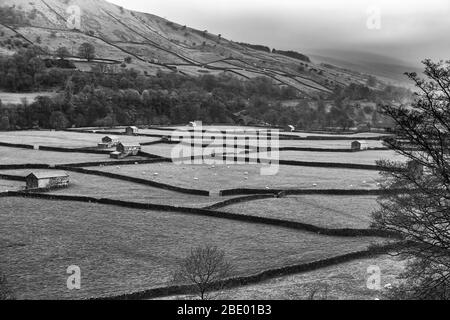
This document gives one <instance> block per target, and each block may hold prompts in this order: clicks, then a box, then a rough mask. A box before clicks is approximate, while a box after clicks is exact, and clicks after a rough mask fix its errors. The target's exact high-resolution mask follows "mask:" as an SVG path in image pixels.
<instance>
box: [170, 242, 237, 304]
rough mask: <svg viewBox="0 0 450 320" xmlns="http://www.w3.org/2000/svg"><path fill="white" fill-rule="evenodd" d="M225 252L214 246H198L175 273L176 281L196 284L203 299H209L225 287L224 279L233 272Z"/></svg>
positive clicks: (174, 279)
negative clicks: (213, 293)
mask: <svg viewBox="0 0 450 320" xmlns="http://www.w3.org/2000/svg"><path fill="white" fill-rule="evenodd" d="M232 269H233V267H232V265H231V264H230V263H229V262H228V261H227V259H226V257H225V252H224V251H222V250H219V249H218V248H217V247H214V246H209V245H207V246H204V247H198V248H195V249H192V250H191V253H190V254H189V255H188V256H187V257H186V258H184V259H183V260H182V261H181V263H180V265H179V267H178V269H177V270H176V271H175V272H174V274H173V282H174V283H183V284H190V285H194V287H195V288H196V293H197V294H198V296H199V297H200V299H202V300H206V299H209V298H210V297H211V293H212V292H213V291H217V290H221V289H223V281H222V280H224V279H226V278H228V277H229V276H230V275H231V272H232Z"/></svg>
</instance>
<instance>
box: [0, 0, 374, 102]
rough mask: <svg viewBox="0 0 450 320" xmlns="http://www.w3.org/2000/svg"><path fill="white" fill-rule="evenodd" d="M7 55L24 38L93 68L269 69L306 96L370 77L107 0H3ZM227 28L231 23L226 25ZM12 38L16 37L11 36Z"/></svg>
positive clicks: (2, 50)
mask: <svg viewBox="0 0 450 320" xmlns="http://www.w3.org/2000/svg"><path fill="white" fill-rule="evenodd" d="M0 3H1V5H0V7H1V10H2V13H3V14H2V15H1V16H0V32H1V35H2V37H1V38H2V41H1V42H0V44H1V45H0V55H1V54H3V55H7V54H12V53H14V52H15V51H17V50H18V49H19V48H20V47H21V45H23V43H26V44H28V45H29V44H35V45H39V46H42V47H47V48H48V52H49V53H50V54H54V53H55V51H56V50H57V49H58V48H59V47H67V48H68V49H69V52H70V53H71V55H72V57H71V58H72V60H73V62H74V63H75V65H76V67H77V68H78V69H80V70H83V71H90V69H91V67H92V65H93V64H99V63H102V64H108V65H111V66H116V67H117V66H119V65H122V66H123V62H124V61H127V65H126V67H127V68H135V69H137V70H140V71H142V72H144V73H146V74H149V75H154V74H156V73H157V72H158V71H164V72H179V73H181V74H187V75H204V74H220V73H231V74H233V75H235V76H237V77H239V78H254V77H259V76H266V77H269V78H271V79H272V80H273V81H275V82H276V83H277V84H279V85H280V86H289V87H292V88H295V89H296V90H298V91H299V93H300V96H304V97H312V96H326V95H328V94H329V93H331V92H332V90H333V89H334V88H335V87H336V86H346V85H349V84H350V83H362V84H365V83H366V82H367V79H368V76H367V75H365V74H362V73H357V72H347V71H346V70H342V69H335V68H328V67H327V66H324V65H321V64H314V63H312V62H310V60H309V58H308V57H306V56H304V55H303V54H301V53H298V52H294V51H276V53H275V52H273V51H272V50H271V49H270V48H267V47H264V46H259V45H257V44H253V45H252V44H243V43H237V42H233V41H231V40H228V39H224V38H223V37H222V36H221V35H216V34H211V33H209V32H208V31H207V30H195V29H192V28H190V27H189V26H183V25H179V24H177V23H174V22H171V21H168V20H165V19H163V18H160V17H157V16H155V15H152V14H148V13H140V12H134V11H130V10H126V9H124V8H121V7H119V6H116V5H114V4H111V3H108V2H106V1H103V0H94V1H92V0H2V1H1V2H0ZM71 5H77V6H79V7H80V9H81V12H82V15H81V25H80V30H77V29H75V30H73V29H69V28H68V27H67V19H68V18H69V16H70V14H69V13H67V8H68V7H69V6H71ZM224 32H226V30H224ZM12 39H13V40H12ZM85 42H89V43H92V44H93V45H94V46H95V49H96V57H95V59H94V60H93V61H85V60H84V59H81V57H79V56H78V47H79V46H80V44H82V43H85Z"/></svg>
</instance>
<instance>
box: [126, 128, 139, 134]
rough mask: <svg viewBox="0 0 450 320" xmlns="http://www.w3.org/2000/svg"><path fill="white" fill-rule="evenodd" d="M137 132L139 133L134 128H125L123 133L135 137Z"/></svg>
mask: <svg viewBox="0 0 450 320" xmlns="http://www.w3.org/2000/svg"><path fill="white" fill-rule="evenodd" d="M138 132H139V129H138V128H137V127H134V126H130V127H126V128H125V133H126V134H127V135H128V136H135V135H137V134H138Z"/></svg>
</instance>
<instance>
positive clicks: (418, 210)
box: [374, 60, 450, 299]
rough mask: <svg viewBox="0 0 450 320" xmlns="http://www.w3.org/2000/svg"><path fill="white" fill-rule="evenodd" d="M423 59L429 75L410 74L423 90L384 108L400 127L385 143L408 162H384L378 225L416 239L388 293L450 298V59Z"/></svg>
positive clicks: (393, 296)
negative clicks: (409, 103) (401, 103)
mask: <svg viewBox="0 0 450 320" xmlns="http://www.w3.org/2000/svg"><path fill="white" fill-rule="evenodd" d="M423 63H424V65H425V71H424V74H425V76H426V78H419V77H418V76H417V74H414V73H411V74H408V76H409V78H410V79H411V80H413V81H414V82H415V84H416V86H417V88H418V89H419V93H418V94H417V97H416V99H415V102H414V103H413V104H412V106H408V107H395V106H385V107H384V108H383V112H384V114H386V115H388V116H390V117H392V119H394V120H395V122H396V125H397V128H396V133H397V134H396V137H395V138H392V139H389V140H387V141H386V142H387V144H388V145H389V146H390V147H391V148H392V149H394V150H395V151H397V152H398V153H399V154H401V155H403V156H404V157H406V158H407V159H408V163H407V164H404V163H398V162H391V161H382V162H380V165H381V166H385V167H387V169H390V170H388V171H386V172H384V174H383V175H384V177H385V181H384V182H383V188H384V189H385V190H386V191H388V192H387V193H386V195H385V196H382V197H381V198H380V199H379V203H380V205H381V209H380V210H379V211H378V212H376V213H375V214H374V227H376V228H380V229H384V230H387V231H393V232H397V233H400V234H401V235H402V236H403V237H404V238H405V239H406V240H408V241H411V242H413V243H414V245H413V246H408V247H406V248H404V249H403V250H401V251H400V253H401V254H402V255H404V256H405V257H406V258H408V259H409V261H411V262H410V264H409V266H408V268H407V270H406V272H405V273H404V274H403V275H402V277H401V278H402V279H403V281H402V284H401V285H400V286H399V287H397V288H394V289H393V290H391V292H390V293H389V294H390V296H391V297H392V298H396V299H448V298H450V250H449V249H450V162H449V157H450V61H449V62H447V63H443V62H439V63H434V62H432V61H431V60H425V61H424V62H423ZM393 189H397V190H399V189H400V190H405V191H404V192H401V193H398V192H397V193H395V192H389V191H393Z"/></svg>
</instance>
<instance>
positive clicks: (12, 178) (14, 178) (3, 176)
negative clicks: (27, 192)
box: [0, 173, 25, 182]
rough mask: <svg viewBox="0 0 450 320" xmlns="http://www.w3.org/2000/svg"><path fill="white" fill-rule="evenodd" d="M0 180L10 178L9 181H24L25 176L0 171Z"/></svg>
mask: <svg viewBox="0 0 450 320" xmlns="http://www.w3.org/2000/svg"><path fill="white" fill-rule="evenodd" d="M0 180H10V181H21V182H24V181H25V177H24V176H18V175H13V174H1V173H0Z"/></svg>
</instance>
